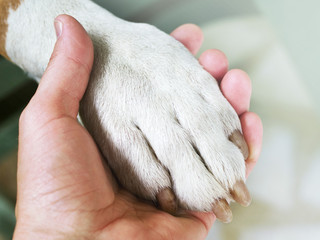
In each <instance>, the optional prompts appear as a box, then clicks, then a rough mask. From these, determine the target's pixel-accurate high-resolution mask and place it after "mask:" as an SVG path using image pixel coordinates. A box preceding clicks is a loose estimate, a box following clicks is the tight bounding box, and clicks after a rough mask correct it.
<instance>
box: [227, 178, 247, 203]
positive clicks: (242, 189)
mask: <svg viewBox="0 0 320 240" xmlns="http://www.w3.org/2000/svg"><path fill="white" fill-rule="evenodd" d="M230 194H231V196H232V197H233V199H234V200H235V201H236V202H237V203H239V204H240V205H242V206H244V207H248V206H249V205H250V203H251V196H250V193H249V191H248V188H247V187H246V184H245V183H244V182H243V181H242V180H240V181H238V182H236V184H235V185H234V186H233V189H232V190H231V191H230Z"/></svg>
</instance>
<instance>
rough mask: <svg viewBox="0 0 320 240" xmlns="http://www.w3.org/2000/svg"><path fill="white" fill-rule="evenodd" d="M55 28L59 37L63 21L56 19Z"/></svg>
mask: <svg viewBox="0 0 320 240" xmlns="http://www.w3.org/2000/svg"><path fill="white" fill-rule="evenodd" d="M54 28H55V30H56V35H57V38H59V37H60V36H61V34H62V28H63V23H62V22H60V21H59V20H55V21H54Z"/></svg>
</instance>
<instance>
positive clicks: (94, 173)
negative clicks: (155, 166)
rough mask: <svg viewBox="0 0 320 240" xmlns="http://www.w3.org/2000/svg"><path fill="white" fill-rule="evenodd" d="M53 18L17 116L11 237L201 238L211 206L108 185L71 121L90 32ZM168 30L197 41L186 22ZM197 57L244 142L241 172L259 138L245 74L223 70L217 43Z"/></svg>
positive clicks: (85, 137)
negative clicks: (54, 29)
mask: <svg viewBox="0 0 320 240" xmlns="http://www.w3.org/2000/svg"><path fill="white" fill-rule="evenodd" d="M57 19H58V21H59V22H61V23H62V25H63V28H62V33H61V35H60V37H59V38H58V40H57V43H56V46H55V49H54V52H53V55H52V58H51V60H50V63H49V65H48V68H47V70H46V72H45V74H44V76H43V78H42V79H41V81H40V84H39V87H38V89H37V92H36V94H35V95H34V97H33V98H32V99H31V101H30V103H29V104H28V106H27V107H26V109H25V110H24V112H23V114H22V115H21V118H20V135H19V159H18V197H17V206H16V215H17V225H16V230H15V234H14V239H15V240H19V239H26V240H27V239H168V238H171V239H204V238H205V237H206V236H207V234H208V231H209V229H210V227H211V225H212V224H213V222H214V221H215V216H214V215H213V214H212V213H195V212H189V213H186V214H185V215H183V216H179V217H175V216H172V215H170V214H167V213H165V212H162V211H160V210H158V209H156V208H155V207H154V206H153V205H152V204H150V203H147V202H143V201H141V200H139V199H137V198H136V197H134V196H133V195H131V194H130V193H129V192H127V191H126V190H124V189H122V188H121V187H117V186H116V184H115V181H114V180H113V177H112V175H111V172H110V170H109V169H108V167H107V166H105V165H104V163H103V158H102V156H101V155H100V153H99V150H98V148H97V146H96V145H95V143H94V141H93V139H92V138H91V136H90V135H89V133H88V132H87V131H86V130H85V129H84V128H83V127H82V126H81V125H80V124H79V123H78V122H77V113H78V109H79V102H80V100H81V98H82V96H83V94H84V92H85V89H86V86H87V83H88V79H89V75H90V71H91V67H92V63H93V47H92V43H91V40H90V38H89V37H88V35H87V34H86V32H85V30H84V29H83V28H82V27H81V25H80V24H79V23H78V22H76V21H75V20H74V19H73V18H71V17H68V16H59V17H58V18H57ZM172 36H173V37H175V38H176V39H178V40H179V41H181V42H182V43H183V44H184V45H185V46H186V47H187V48H188V49H189V50H190V51H191V52H192V53H195V52H197V50H198V49H199V47H200V45H201V42H202V34H201V32H200V30H199V28H198V27H195V26H194V25H183V26H181V27H179V28H178V29H176V30H175V31H174V32H173V33H172ZM199 61H200V63H201V64H202V65H203V66H204V68H205V69H206V70H207V71H208V72H210V73H211V74H212V75H213V76H214V77H215V78H216V79H217V80H218V81H220V86H221V91H222V92H223V94H224V95H225V96H226V98H227V99H228V100H229V101H230V103H231V104H232V106H233V107H234V108H235V110H236V111H237V113H238V114H239V116H240V120H241V123H242V129H243V133H244V137H245V139H246V141H247V143H248V146H249V149H250V156H249V159H248V160H247V175H248V174H249V173H250V171H251V170H252V168H253V166H254V165H255V162H256V161H257V159H258V156H259V153H260V149H261V138H262V126H261V122H260V119H259V117H258V116H256V115H255V114H253V113H250V112H248V108H249V102H250V94H251V83H250V80H249V78H248V76H247V75H246V74H245V73H244V72H242V71H240V70H231V71H229V72H227V69H228V63H227V59H226V57H225V56H224V54H223V53H221V52H220V51H217V50H209V51H206V52H205V53H203V54H202V55H201V57H200V60H199Z"/></svg>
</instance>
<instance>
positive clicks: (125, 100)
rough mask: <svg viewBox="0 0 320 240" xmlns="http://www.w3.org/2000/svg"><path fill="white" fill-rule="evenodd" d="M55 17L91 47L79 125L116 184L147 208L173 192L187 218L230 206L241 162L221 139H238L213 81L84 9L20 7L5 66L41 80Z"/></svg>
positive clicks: (102, 14)
mask: <svg viewBox="0 0 320 240" xmlns="http://www.w3.org/2000/svg"><path fill="white" fill-rule="evenodd" d="M63 13H65V14H69V15H71V16H73V17H75V18H76V19H77V20H78V21H79V22H80V23H81V24H82V25H83V26H84V28H85V29H86V30H87V32H88V33H89V35H90V37H91V39H92V41H93V43H94V47H95V63H94V68H93V72H92V77H91V79H90V82H89V86H88V88H87V91H86V93H85V96H84V98H83V99H82V102H81V106H80V115H81V119H82V121H83V123H84V125H85V127H86V128H87V129H88V131H89V132H90V134H91V135H92V136H93V138H94V139H95V141H96V143H97V144H98V146H99V148H100V149H101V151H102V153H103V155H104V156H105V157H106V159H107V161H108V164H109V165H110V167H111V168H112V170H113V171H114V172H115V174H116V176H117V178H118V179H119V181H120V182H121V184H122V185H123V186H125V187H126V188H127V189H129V190H130V191H131V192H133V193H134V194H136V195H138V196H140V197H143V198H146V199H150V200H153V201H156V194H157V193H158V192H159V191H161V189H163V188H166V187H169V188H172V189H173V191H174V193H175V194H176V197H177V199H178V201H179V204H180V206H183V207H185V208H187V209H192V210H200V211H211V209H212V204H213V203H214V202H215V201H216V200H218V199H222V198H225V199H228V200H231V197H230V194H229V190H230V189H231V188H232V187H233V185H234V184H235V183H236V181H238V180H243V181H245V161H244V157H243V155H242V153H241V151H240V150H239V148H238V147H236V146H235V145H234V144H233V143H232V142H230V141H229V139H228V137H229V136H230V134H231V133H232V132H234V131H235V130H237V129H239V130H241V126H240V122H239V119H238V116H237V114H236V113H235V111H234V109H233V108H232V107H231V106H230V104H229V103H228V101H227V100H226V99H225V98H224V97H223V95H222V94H221V92H220V90H219V86H218V84H217V82H216V80H215V79H214V78H213V77H212V76H211V75H210V74H209V73H207V72H206V71H205V70H204V69H203V68H202V67H201V66H200V64H199V63H198V61H197V60H196V59H195V58H194V57H193V56H192V55H191V54H190V53H189V51H188V50H187V49H186V48H185V47H184V46H183V45H182V44H181V43H179V42H178V41H176V40H175V39H173V38H172V37H170V36H169V35H167V34H165V33H163V32H161V31H160V30H158V29H156V28H155V27H153V26H150V25H147V24H137V23H130V22H126V21H124V20H121V19H119V18H117V17H115V16H113V15H112V14H110V13H109V12H107V11H106V10H104V9H102V8H101V7H99V6H97V5H95V4H94V3H92V2H91V1H88V0H74V1H63V0H41V1H39V0H23V1H21V5H20V6H19V7H18V8H17V9H16V10H14V9H11V10H10V11H9V16H8V19H7V23H8V32H7V34H6V45H5V50H6V53H7V55H8V56H9V58H10V59H11V60H12V61H13V62H15V63H16V64H18V65H19V66H20V67H21V68H23V69H24V70H25V71H27V72H28V73H30V74H31V75H32V76H34V77H35V78H38V79H39V78H41V76H42V74H43V72H44V70H45V68H46V66H47V64H48V61H49V58H50V55H51V53H52V50H53V47H54V44H55V39H56V36H55V32H54V28H53V21H54V18H55V17H56V16H58V15H60V14H63ZM57 80H58V79H57Z"/></svg>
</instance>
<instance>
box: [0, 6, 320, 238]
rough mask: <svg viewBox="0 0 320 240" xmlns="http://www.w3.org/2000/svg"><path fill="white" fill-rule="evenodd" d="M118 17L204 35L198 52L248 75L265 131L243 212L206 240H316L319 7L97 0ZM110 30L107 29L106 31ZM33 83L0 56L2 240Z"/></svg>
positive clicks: (10, 218)
mask: <svg viewBox="0 0 320 240" xmlns="http://www.w3.org/2000/svg"><path fill="white" fill-rule="evenodd" d="M96 2H97V3H98V4H100V5H101V6H103V7H105V8H107V9H109V10H110V11H111V12H113V13H114V14H115V15H117V16H119V17H122V18H124V19H127V20H130V21H135V22H148V23H151V24H154V25H156V26H157V27H159V28H160V29H162V30H164V31H165V32H168V33H169V32H171V31H172V30H173V29H174V28H176V27H177V26H179V25H181V24H183V23H196V24H198V25H199V26H201V28H202V29H203V31H204V36H205V41H204V44H203V47H202V49H201V51H200V52H203V51H204V50H206V49H209V48H217V49H220V50H222V51H224V52H225V53H226V55H227V57H228V58H229V62H230V68H241V69H243V70H245V71H247V72H248V74H249V75H250V77H251V79H252V83H253V96H252V104H251V111H254V112H256V113H258V114H259V115H260V116H261V118H262V121H263V124H264V139H263V141H264V144H263V151H262V154H261V157H260V159H259V162H258V164H257V166H256V168H255V170H254V171H253V173H252V174H251V176H250V177H249V179H248V181H247V184H248V187H249V189H250V191H251V194H252V198H253V202H252V205H251V206H250V207H249V208H246V209H245V208H242V207H238V206H236V205H232V209H233V213H234V220H233V222H232V223H230V224H221V223H219V222H216V223H215V225H214V226H213V228H212V230H211V231H210V233H209V236H208V238H207V239H208V240H213V239H221V240H231V239H232V240H251V239H252V240H264V239H268V240H278V239H279V240H287V239H290V240H295V239H297V240H298V239H299V240H300V239H302V238H303V239H308V240H313V239H320V191H319V189H320V141H319V139H320V97H319V96H320V71H319V68H320V63H319V57H320V47H319V43H320V15H319V14H318V13H319V9H320V2H319V1H317V0H304V1H292V0H269V1H265V0H228V1H224V0H198V1H194V0H139V1H138V0H117V1H111V0H96ZM106 27H108V26H106ZM35 89H36V84H35V83H34V82H33V81H31V80H30V79H28V77H27V76H26V75H25V74H24V73H23V72H22V71H21V70H19V68H17V67H15V66H14V65H12V64H11V63H9V62H7V61H6V60H4V59H3V58H0V240H7V239H11V237H12V231H13V229H14V224H15V218H14V204H15V197H16V159H17V136H18V118H19V115H20V113H21V111H22V109H23V108H24V106H25V105H26V103H27V102H28V100H29V99H30V97H31V96H32V94H33V93H34V91H35Z"/></svg>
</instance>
